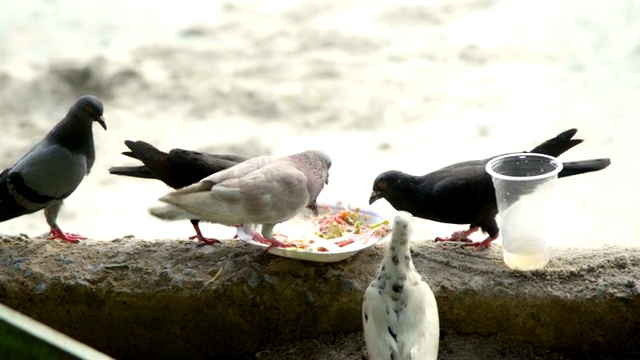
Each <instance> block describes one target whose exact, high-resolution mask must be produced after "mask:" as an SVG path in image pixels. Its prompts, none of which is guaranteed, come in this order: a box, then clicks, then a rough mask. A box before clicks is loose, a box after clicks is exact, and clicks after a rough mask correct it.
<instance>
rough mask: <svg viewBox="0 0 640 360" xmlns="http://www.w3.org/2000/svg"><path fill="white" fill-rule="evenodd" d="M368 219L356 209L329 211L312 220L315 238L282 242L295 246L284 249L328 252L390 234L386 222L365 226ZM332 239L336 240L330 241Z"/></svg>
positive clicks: (367, 216)
mask: <svg viewBox="0 0 640 360" xmlns="http://www.w3.org/2000/svg"><path fill="white" fill-rule="evenodd" d="M369 219H370V218H369V215H367V214H363V213H362V212H360V209H358V208H356V209H354V210H346V209H345V210H337V211H335V210H334V211H331V212H329V213H327V214H324V215H320V216H319V217H318V218H316V219H314V220H313V223H314V224H315V225H316V226H317V228H316V229H317V230H316V231H315V238H313V239H301V240H290V241H289V240H284V242H285V243H287V244H294V245H295V247H287V248H285V249H287V250H293V251H296V250H297V251H314V252H315V251H318V252H328V251H329V249H328V248H333V249H335V248H336V246H337V247H340V248H342V247H345V246H348V245H351V244H354V243H357V242H363V241H368V240H369V239H371V238H373V237H375V238H382V237H384V236H386V235H387V234H389V233H390V232H391V228H390V226H389V222H388V221H387V220H384V221H382V222H380V223H376V224H367V222H368V220H369ZM352 235H356V236H352ZM367 235H368V236H367ZM334 239H338V240H336V241H332V240H334Z"/></svg>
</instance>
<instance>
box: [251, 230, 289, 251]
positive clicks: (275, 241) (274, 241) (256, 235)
mask: <svg viewBox="0 0 640 360" xmlns="http://www.w3.org/2000/svg"><path fill="white" fill-rule="evenodd" d="M253 240H254V241H257V242H259V243H262V244H267V245H269V246H267V248H266V249H264V252H265V253H267V252H269V251H270V250H271V249H273V248H276V247H281V248H286V247H296V244H291V243H289V244H285V243H283V242H282V241H280V240H278V239H276V238H275V237H273V236H272V237H271V238H268V239H267V238H265V237H264V236H262V234H260V233H259V232H257V231H256V232H254V233H253Z"/></svg>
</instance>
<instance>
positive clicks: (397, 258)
mask: <svg viewBox="0 0 640 360" xmlns="http://www.w3.org/2000/svg"><path fill="white" fill-rule="evenodd" d="M412 220H413V219H412V216H411V215H410V214H409V213H407V212H404V211H401V212H399V213H398V214H397V215H396V217H395V219H394V223H393V230H392V233H391V242H390V244H389V249H388V250H387V253H386V254H385V257H384V259H383V260H382V263H381V264H380V268H379V270H378V273H377V275H376V278H375V279H374V280H373V281H372V282H371V285H369V287H368V288H367V290H366V291H365V294H364V299H363V304H362V322H363V326H364V337H365V342H366V344H367V350H368V352H369V359H370V360H383V359H384V360H389V359H393V360H409V359H411V360H430V359H436V358H437V357H438V345H439V338H440V324H439V320H438V306H437V304H436V298H435V296H434V295H433V292H432V291H431V288H430V287H429V285H428V284H427V283H426V282H425V281H423V280H422V277H421V276H420V274H419V273H418V272H417V271H416V269H415V267H414V266H413V261H412V260H411V253H410V251H409V235H410V232H411V222H412Z"/></svg>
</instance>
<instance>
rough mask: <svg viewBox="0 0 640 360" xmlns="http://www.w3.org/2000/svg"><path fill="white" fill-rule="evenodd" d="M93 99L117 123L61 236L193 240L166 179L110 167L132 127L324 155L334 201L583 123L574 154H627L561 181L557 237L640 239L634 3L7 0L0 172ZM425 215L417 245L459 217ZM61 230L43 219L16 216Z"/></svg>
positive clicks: (209, 229)
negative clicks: (391, 175)
mask: <svg viewBox="0 0 640 360" xmlns="http://www.w3.org/2000/svg"><path fill="white" fill-rule="evenodd" d="M87 93H91V94H94V95H97V96H99V97H101V98H102V99H103V100H104V103H105V117H106V119H107V124H108V127H109V129H108V131H106V132H105V131H103V130H102V129H101V128H100V127H99V126H95V127H94V135H95V141H96V146H97V161H96V163H95V165H94V168H93V170H92V173H91V174H90V175H89V176H88V177H87V178H86V179H85V180H84V182H83V183H82V184H81V185H80V187H79V189H78V190H77V191H76V192H75V193H74V194H73V195H72V196H71V197H70V198H69V199H68V200H67V201H66V203H65V204H66V205H65V207H64V208H63V210H62V212H61V214H60V217H59V224H60V226H61V227H62V229H63V230H65V231H69V232H77V233H82V234H84V235H86V236H89V237H92V238H96V239H112V238H115V237H121V236H125V235H130V234H131V235H135V236H137V237H140V238H145V239H162V238H171V237H180V238H184V237H187V236H189V235H192V229H191V226H190V225H189V224H188V222H173V223H170V222H162V221H160V220H157V219H155V218H152V217H150V216H149V215H148V214H147V210H146V209H147V208H148V207H149V206H151V205H155V204H156V203H157V202H156V199H157V198H158V197H160V196H161V195H163V194H164V193H165V192H167V191H168V188H167V187H166V186H165V185H164V184H162V183H160V182H153V181H146V180H136V179H129V178H123V177H116V176H112V175H109V174H108V172H107V169H108V168H109V167H110V166H114V165H125V164H135V163H134V162H133V161H130V160H129V159H127V158H125V157H124V156H122V155H120V152H121V151H123V150H126V147H125V146H124V144H123V143H122V142H123V141H124V140H125V139H132V140H138V139H139V140H145V141H148V142H150V143H152V144H154V145H156V146H158V147H159V148H161V149H164V150H169V149H171V148H174V147H181V148H186V149H194V150H202V151H210V152H225V153H241V154H245V155H261V154H277V155H284V154H289V153H292V152H295V151H299V150H304V149H308V148H321V149H325V150H327V151H328V152H330V154H331V155H332V157H333V159H334V165H333V168H332V169H331V176H330V184H329V186H328V187H327V188H325V191H324V192H323V194H322V195H321V199H325V200H328V201H332V200H342V201H344V202H347V203H352V204H356V205H366V202H367V199H368V197H369V194H370V191H371V185H372V182H373V179H374V178H375V176H376V175H377V174H379V173H380V172H382V171H385V170H389V169H397V170H403V171H405V172H409V173H413V174H424V173H427V172H429V171H433V170H436V169H438V168H440V167H441V166H444V165H448V164H450V163H452V162H456V161H462V160H468V159H473V158H484V157H488V156H492V155H497V154H500V153H503V152H510V151H520V150H528V149H530V148H532V147H533V146H535V145H537V144H538V143H540V142H542V141H544V140H546V139H548V138H550V137H552V136H555V135H556V134H557V133H559V132H561V131H563V130H565V129H568V128H571V127H577V128H578V129H579V132H578V137H580V138H583V139H586V141H585V143H584V144H582V145H580V146H578V147H576V148H574V149H572V150H571V151H569V152H568V153H567V154H565V155H563V156H562V158H561V159H563V160H579V159H585V158H595V157H610V158H611V159H612V165H611V166H610V167H609V168H608V169H606V170H604V171H601V172H598V173H593V174H587V175H583V176H577V177H574V178H568V179H562V180H561V181H559V183H558V187H557V189H558V196H557V206H556V207H554V208H553V211H556V214H557V216H556V217H555V219H554V232H553V234H550V236H551V237H552V238H553V239H554V240H555V241H556V245H562V246H600V245H602V244H622V245H635V244H637V243H638V241H637V240H636V239H635V236H634V235H635V234H637V233H638V230H640V222H639V221H637V220H636V218H637V217H638V215H639V214H640V205H639V203H638V200H639V199H638V191H637V188H636V187H635V185H636V183H637V180H636V179H635V176H634V175H633V174H634V173H635V170H634V169H635V168H636V166H635V161H636V160H637V159H636V158H635V156H636V153H637V150H636V148H635V146H634V143H635V142H636V138H637V136H638V134H639V131H638V130H639V129H640V121H639V120H638V119H635V115H636V114H637V113H638V108H639V106H638V104H639V99H640V3H637V2H633V1H615V2H605V1H578V0H576V1H562V2H556V1H524V0H509V1H506V0H505V1H490V0H484V1H444V0H439V1H425V0H422V1H411V0H401V1H393V2H390V1H356V0H349V1H344V0H340V1H310V2H309V1H277V2H273V1H271V2H262V1H256V0H248V1H235V2H225V1H220V2H201V1H193V0H183V1H180V2H169V1H166V2H154V3H153V5H150V3H147V2H133V1H121V0H109V1H104V0H100V1H91V2H87V1H81V0H57V1H54V0H52V1H29V2H26V1H25V2H15V1H2V2H0V123H1V130H0V132H1V134H2V135H1V139H2V141H1V142H0V151H1V154H2V157H1V158H0V165H2V166H3V167H6V166H10V165H11V164H13V162H14V161H15V160H16V159H17V158H18V157H19V156H20V155H21V154H22V153H24V152H25V151H26V150H27V149H28V148H29V147H30V146H31V145H32V144H33V143H35V142H36V141H38V140H40V139H41V138H42V137H43V136H44V134H45V133H46V132H47V131H48V130H49V129H50V128H51V127H52V126H53V125H54V124H55V123H56V122H57V121H58V120H59V119H60V118H61V117H62V116H63V115H64V114H65V112H66V111H67V110H68V108H69V106H70V105H71V104H72V103H73V101H74V100H75V99H76V98H77V97H78V96H79V95H82V94H87ZM374 208H375V209H377V210H378V211H381V212H383V213H385V214H391V213H392V211H391V210H392V208H391V207H390V206H389V205H388V203H386V202H385V201H380V202H378V203H376V204H375V206H374ZM416 224H417V231H416V233H415V239H416V240H418V239H433V238H434V237H436V236H444V235H448V234H449V233H450V232H451V231H453V230H458V229H460V228H461V226H458V225H445V224H437V223H434V222H430V221H418V222H416ZM276 229H277V228H276ZM46 231H48V227H47V225H46V222H45V221H44V216H43V214H42V213H41V212H39V213H36V214H32V215H29V216H24V217H22V218H19V219H14V220H11V221H7V222H4V223H1V224H0V233H5V234H16V233H26V234H29V235H32V236H34V235H38V234H41V233H44V232H46ZM203 231H204V232H205V235H209V236H216V237H223V238H224V237H225V236H227V237H230V236H232V235H233V234H234V233H235V232H234V229H231V228H222V227H219V226H216V225H212V224H205V225H204V226H203ZM483 237H484V235H477V238H478V239H482V238H483Z"/></svg>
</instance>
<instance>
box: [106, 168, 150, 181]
mask: <svg viewBox="0 0 640 360" xmlns="http://www.w3.org/2000/svg"><path fill="white" fill-rule="evenodd" d="M109 173H110V174H113V175H122V176H130V177H136V178H142V179H155V178H156V177H155V175H153V173H152V172H151V171H150V170H149V169H148V168H147V167H146V166H113V167H110V168H109Z"/></svg>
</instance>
